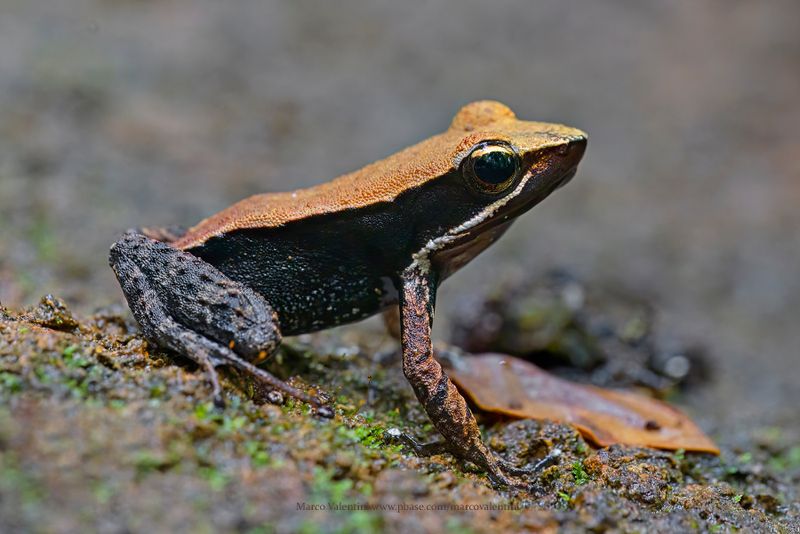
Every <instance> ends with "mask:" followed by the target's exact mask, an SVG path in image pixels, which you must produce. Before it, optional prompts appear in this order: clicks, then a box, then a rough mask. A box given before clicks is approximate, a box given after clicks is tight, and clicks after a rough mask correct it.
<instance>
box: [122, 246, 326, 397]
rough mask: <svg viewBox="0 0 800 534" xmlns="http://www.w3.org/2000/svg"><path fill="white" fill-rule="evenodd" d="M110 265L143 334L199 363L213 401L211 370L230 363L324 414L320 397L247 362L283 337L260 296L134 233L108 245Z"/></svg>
mask: <svg viewBox="0 0 800 534" xmlns="http://www.w3.org/2000/svg"><path fill="white" fill-rule="evenodd" d="M109 263H110V265H111V268H112V269H113V270H114V272H115V274H116V275H117V279H118V280H119V282H120V285H121V286H122V291H123V293H124V294H125V297H126V299H127V300H128V304H129V305H130V308H131V310H132V311H133V315H134V317H135V318H136V320H137V321H138V323H139V325H140V326H141V328H142V332H143V334H144V336H145V337H146V338H147V339H148V340H150V341H151V342H153V343H155V344H157V345H159V346H161V347H164V348H168V349H171V350H174V351H176V352H178V353H180V354H183V355H185V356H187V357H188V358H190V359H191V360H193V361H195V362H196V363H198V364H199V365H201V366H203V367H204V368H205V370H206V371H207V373H208V376H209V379H210V381H211V384H212V386H213V388H214V394H215V396H216V398H217V400H221V388H220V386H219V378H218V377H217V373H216V370H215V368H216V367H217V366H219V365H232V366H234V367H236V368H237V369H240V370H241V371H244V372H245V373H247V374H249V375H251V376H254V377H255V378H256V379H257V380H259V381H261V382H262V383H264V384H265V385H267V386H268V387H269V388H271V389H277V390H279V391H282V392H284V393H285V394H287V395H289V396H292V397H295V398H297V399H298V400H301V401H303V402H307V403H308V404H311V405H312V406H314V407H316V408H318V409H319V410H320V413H324V412H327V411H329V410H327V408H326V407H324V406H323V405H322V401H320V400H319V399H318V398H316V397H312V396H310V395H307V394H305V393H304V392H302V391H300V390H298V389H297V388H294V387H292V386H289V385H288V384H286V383H285V382H283V381H281V380H280V379H278V378H276V377H275V376H273V375H271V374H270V373H268V372H266V371H264V370H263V369H261V368H259V367H256V366H255V365H253V364H252V363H250V361H252V360H258V359H263V358H265V357H267V356H269V355H270V354H271V353H272V352H274V350H275V349H276V348H277V346H278V345H279V344H280V340H281V338H280V332H279V330H278V326H277V324H278V323H277V320H276V316H275V313H274V312H273V310H272V308H271V307H270V305H269V304H268V303H267V301H266V300H265V299H264V298H263V297H262V296H261V295H259V294H258V293H256V292H255V291H253V290H252V289H250V288H248V287H247V286H245V285H243V284H240V283H238V282H235V281H233V280H231V279H230V278H228V277H227V276H225V275H224V274H223V273H221V272H220V271H219V270H217V269H216V268H215V267H213V266H212V265H210V264H208V263H206V262H204V261H202V260H201V259H199V258H197V257H196V256H193V255H192V254H189V253H188V252H183V251H180V250H177V249H175V248H172V247H171V246H169V245H167V244H165V243H162V242H160V241H157V240H155V239H151V238H149V237H147V236H145V235H143V234H141V233H138V232H128V233H126V234H125V235H123V237H122V238H121V239H120V240H119V241H117V242H116V243H115V244H114V245H113V246H112V247H111V252H110V255H109Z"/></svg>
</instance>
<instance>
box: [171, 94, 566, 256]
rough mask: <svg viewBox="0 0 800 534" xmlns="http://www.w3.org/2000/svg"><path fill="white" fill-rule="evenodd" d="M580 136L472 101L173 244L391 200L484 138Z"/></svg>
mask: <svg viewBox="0 0 800 534" xmlns="http://www.w3.org/2000/svg"><path fill="white" fill-rule="evenodd" d="M580 135H582V132H578V131H577V130H575V129H574V128H569V127H567V126H562V125H559V124H549V123H540V122H531V121H522V120H519V119H517V118H516V116H515V115H514V112H513V111H511V109H510V108H509V107H508V106H506V105H504V104H501V103H500V102H495V101H491V100H482V101H478V102H473V103H471V104H468V105H466V106H464V107H463V108H461V110H460V111H459V112H458V113H457V114H456V116H455V117H454V118H453V121H452V123H451V125H450V127H449V128H448V129H447V131H445V132H443V133H441V134H438V135H435V136H433V137H430V138H428V139H426V140H424V141H421V142H419V143H417V144H415V145H413V146H410V147H408V148H406V149H404V150H401V151H400V152H397V153H395V154H392V155H391V156H389V157H387V158H385V159H382V160H380V161H376V162H375V163H372V164H370V165H367V166H366V167H363V168H362V169H359V170H357V171H355V172H351V173H349V174H345V175H343V176H340V177H338V178H336V179H334V180H332V181H329V182H326V183H322V184H320V185H317V186H314V187H309V188H307V189H298V190H296V191H291V192H285V193H264V194H259V195H254V196H251V197H249V198H246V199H244V200H242V201H240V202H237V203H236V204H234V205H232V206H230V207H229V208H226V209H224V210H222V211H221V212H219V213H217V214H215V215H212V216H211V217H209V218H207V219H205V220H203V221H202V222H200V223H199V224H197V225H196V226H194V227H193V228H191V229H190V230H189V231H188V232H187V233H186V235H184V236H183V237H182V238H181V239H178V240H177V241H175V242H174V243H173V246H175V247H177V248H180V249H182V250H188V249H192V248H194V247H197V246H199V245H201V244H202V243H204V242H205V241H206V240H208V239H209V238H211V237H215V236H220V235H223V234H227V233H229V232H232V231H236V230H245V229H258V228H273V227H278V226H283V225H285V224H287V223H289V222H293V221H297V220H300V219H305V218H308V217H313V216H316V215H325V214H330V213H335V212H340V211H344V210H352V209H358V208H364V207H368V206H372V205H375V204H377V203H382V202H392V201H393V200H394V199H396V198H397V197H398V196H399V195H401V194H402V193H404V192H406V191H408V190H410V189H413V188H415V187H419V186H421V185H423V184H425V183H427V182H428V181H430V180H433V179H435V178H437V177H440V176H442V175H444V174H446V173H448V172H451V171H453V170H454V169H455V168H457V167H458V164H459V162H460V160H461V159H462V158H463V157H464V156H465V155H466V153H467V152H468V151H469V150H470V148H471V147H472V146H474V145H475V144H476V143H478V142H479V141H481V140H483V139H496V140H500V141H507V142H509V143H511V144H513V145H514V146H515V147H517V149H518V150H519V151H520V153H523V154H524V153H528V152H530V151H535V150H541V149H544V148H547V147H548V146H550V145H556V144H559V143H563V140H564V139H565V138H570V137H577V136H580Z"/></svg>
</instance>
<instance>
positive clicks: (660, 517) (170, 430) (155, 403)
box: [0, 297, 800, 532]
mask: <svg viewBox="0 0 800 534" xmlns="http://www.w3.org/2000/svg"><path fill="white" fill-rule="evenodd" d="M375 343H380V341H379V340H376V339H371V338H370V336H369V335H363V336H360V337H350V338H347V337H344V338H343V337H340V336H324V335H318V336H305V337H304V338H301V339H299V340H296V341H295V342H292V343H290V344H289V345H288V346H287V347H286V348H284V349H283V350H282V351H281V353H280V354H279V355H278V357H277V358H276V361H275V362H273V363H272V364H271V365H270V369H271V370H272V371H273V372H275V373H276V374H278V375H279V376H282V377H284V378H290V379H291V380H292V383H293V384H294V385H295V386H298V387H301V388H304V389H308V390H309V391H310V390H315V389H317V388H321V389H322V390H323V391H324V393H325V394H326V395H328V396H330V397H331V398H333V399H334V403H335V407H336V416H335V418H334V419H333V420H328V419H321V418H318V417H315V416H313V415H312V414H311V410H310V409H309V407H308V406H305V405H302V404H296V403H293V402H287V403H285V404H284V405H282V406H277V405H274V404H270V403H265V402H264V401H263V400H262V399H261V396H260V395H259V394H258V391H257V390H256V389H254V387H253V384H251V383H248V381H247V380H245V379H243V378H242V377H237V376H234V375H226V376H227V377H228V379H229V380H226V389H227V391H228V396H227V406H226V407H224V408H215V407H214V404H213V403H212V402H211V400H210V387H209V384H208V383H207V382H206V380H205V379H204V375H203V373H202V372H200V370H198V369H197V368H196V367H195V366H193V365H191V364H189V363H188V362H185V361H181V360H178V361H177V362H176V361H175V360H174V359H171V358H169V357H168V356H166V355H164V354H162V353H160V352H158V351H153V350H152V349H151V348H148V347H147V346H146V345H145V344H144V343H143V342H142V340H141V339H140V338H139V337H138V336H137V335H136V331H135V329H134V328H133V325H131V324H130V323H129V322H128V321H127V320H126V318H125V317H124V316H120V315H118V314H117V312H116V311H114V310H107V311H104V312H102V313H100V314H97V315H94V316H91V317H87V318H85V319H79V318H76V317H75V316H74V315H73V314H72V313H71V312H70V311H69V310H68V309H67V308H66V307H65V306H64V305H63V303H62V302H60V301H59V300H58V299H56V298H54V297H45V298H44V299H42V302H41V303H40V304H39V305H38V306H36V307H35V308H33V309H31V310H29V311H28V312H27V313H24V314H15V313H5V312H4V313H3V316H2V317H0V384H2V389H0V400H1V401H2V408H0V461H2V465H0V525H2V527H3V529H4V530H7V531H9V532H18V531H44V532H75V531H87V530H91V531H105V532H123V531H139V532H151V531H191V532H197V531H216V530H229V531H240V532H273V531H278V532H297V531H302V532H317V531H320V530H322V531H325V532H349V531H355V530H361V531H377V530H379V529H388V530H389V531H394V532H420V531H425V532H438V531H442V530H453V531H460V530H461V529H464V528H468V529H472V530H475V531H478V532H480V531H488V530H496V529H502V530H504V531H507V530H523V529H526V528H527V529H530V528H534V529H537V528H538V529H541V530H542V531H555V530H559V531H563V532H582V531H585V530H586V529H592V530H593V531H595V532H605V531H607V530H609V529H611V530H615V531H625V532H631V531H641V532H653V531H661V532H663V531H675V532H689V531H705V532H733V531H741V530H744V531H749V532H753V531H758V532H794V531H797V529H798V528H800V506H798V503H797V497H798V494H797V493H798V492H797V484H798V482H800V447H798V446H796V445H792V444H793V443H796V434H795V435H792V434H790V433H787V432H785V431H783V430H782V429H779V428H773V429H772V430H771V431H770V432H769V433H766V434H764V433H761V432H758V433H757V432H754V431H752V430H751V431H750V432H748V433H746V434H741V435H740V436H739V438H738V439H743V440H744V441H745V442H747V443H748V444H749V445H748V448H747V449H742V448H740V446H738V445H737V444H735V443H731V442H730V438H727V437H725V436H722V437H721V438H720V440H721V443H722V445H723V453H722V455H721V456H720V457H716V456H713V455H707V454H690V453H686V452H684V451H681V450H678V451H673V452H660V451H656V450H653V449H641V448H635V447H621V446H616V445H615V446H611V447H610V448H605V449H599V450H597V449H594V448H592V447H591V446H590V445H588V444H587V443H586V442H585V441H584V440H583V438H581V436H580V435H579V434H578V433H577V432H576V431H575V430H574V429H573V428H571V427H569V426H565V425H557V424H553V423H547V422H535V421H508V420H506V421H498V420H490V419H487V418H483V419H482V421H483V423H484V425H485V426H484V437H485V439H486V440H487V443H489V445H490V447H491V448H492V449H493V450H494V451H495V452H496V453H497V454H499V455H501V456H502V457H503V458H505V459H506V460H508V461H510V462H512V463H513V464H516V465H532V464H533V463H535V462H537V461H540V460H542V459H543V458H545V457H546V456H547V455H548V454H551V453H552V452H553V451H554V450H556V449H558V450H560V451H561V455H560V456H559V457H558V458H557V460H556V461H554V462H553V463H551V465H549V466H546V467H545V468H544V469H543V470H542V471H541V472H540V473H539V474H538V475H537V476H536V477H534V478H531V479H528V480H524V481H521V482H520V485H521V486H522V487H521V488H511V489H501V490H495V489H493V488H492V487H491V484H490V483H489V481H488V479H487V478H486V477H485V475H484V474H482V473H480V472H478V471H475V470H474V469H472V468H470V467H468V466H464V465H460V464H459V463H458V462H456V461H455V460H453V459H452V458H451V457H448V456H434V457H431V458H418V457H416V456H415V455H414V454H412V453H411V452H410V451H409V450H407V449H405V448H404V447H403V446H402V445H400V444H399V443H396V442H394V441H393V440H392V439H391V437H390V436H389V434H387V431H388V430H389V429H390V428H400V429H403V430H406V431H410V432H411V433H412V434H414V435H416V436H417V437H419V438H420V439H423V440H426V441H430V440H433V439H435V431H434V430H433V429H432V427H431V425H430V424H429V423H428V422H427V420H426V417H425V415H424V413H423V412H422V411H421V408H420V406H419V405H418V403H417V402H416V401H415V399H414V397H413V393H412V392H411V390H410V388H409V387H408V385H406V384H405V383H404V382H403V379H402V371H401V369H400V362H399V359H398V358H397V357H392V353H393V351H388V352H385V353H383V357H382V358H380V359H378V358H376V357H375V353H374V352H373V351H369V350H365V349H364V347H370V346H374V344H375ZM298 376H300V377H302V378H298ZM321 384H324V386H321ZM337 507H338V508H337Z"/></svg>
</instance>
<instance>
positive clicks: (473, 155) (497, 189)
mask: <svg viewBox="0 0 800 534" xmlns="http://www.w3.org/2000/svg"><path fill="white" fill-rule="evenodd" d="M462 166H463V167H462V169H463V170H462V172H463V173H464V178H466V180H467V183H468V184H470V186H471V187H473V188H474V189H476V190H477V191H478V192H480V193H486V194H490V195H494V194H498V193H502V192H504V191H506V190H508V189H510V188H511V186H512V185H514V183H515V182H516V178H517V176H518V175H519V156H518V155H517V153H516V152H515V151H514V149H513V148H512V147H511V146H509V145H508V144H506V143H502V142H493V143H481V144H479V145H477V146H476V147H475V148H473V149H472V152H470V153H469V155H468V156H467V157H466V158H465V159H464V162H463V163H462Z"/></svg>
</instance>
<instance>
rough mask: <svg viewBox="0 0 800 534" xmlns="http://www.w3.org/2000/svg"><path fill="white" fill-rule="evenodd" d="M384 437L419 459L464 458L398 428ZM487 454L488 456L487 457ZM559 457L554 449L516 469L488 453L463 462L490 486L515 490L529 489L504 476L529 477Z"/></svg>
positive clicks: (447, 447) (441, 444)
mask: <svg viewBox="0 0 800 534" xmlns="http://www.w3.org/2000/svg"><path fill="white" fill-rule="evenodd" d="M386 437H387V438H388V439H390V440H395V441H399V442H400V443H402V444H403V445H405V446H406V447H408V448H409V449H411V450H412V451H414V454H416V455H417V456H420V457H426V456H433V455H436V454H444V453H451V454H453V455H454V456H456V457H464V455H461V454H459V451H458V448H456V449H455V450H454V449H453V447H451V446H450V445H448V443H447V442H446V441H444V440H438V441H431V442H428V443H422V442H420V441H418V440H417V439H415V438H414V437H413V436H411V435H410V434H407V433H406V432H402V431H401V430H400V429H398V428H390V429H389V430H387V431H386ZM487 454H488V456H487ZM559 456H561V450H560V449H554V450H553V451H552V452H551V453H550V454H548V455H547V456H545V457H544V458H543V459H541V460H539V461H538V462H536V463H535V464H534V465H533V466H531V467H517V466H515V465H512V464H511V463H510V462H508V461H506V460H504V459H502V458H500V457H498V456H496V455H493V454H491V453H488V451H483V452H478V453H477V454H476V455H473V456H472V457H464V459H465V460H469V461H471V462H472V463H474V464H476V465H478V466H479V467H482V468H483V469H485V470H486V473H487V475H488V476H489V480H491V481H492V484H493V485H494V486H495V487H505V486H508V487H512V488H517V489H524V490H527V489H529V487H528V486H524V485H520V484H515V483H513V482H512V481H511V480H509V479H508V478H507V477H506V476H505V475H510V476H512V477H531V476H534V475H536V474H538V473H539V472H541V471H542V470H543V469H545V468H546V467H549V466H551V465H553V464H554V463H556V462H557V461H558V458H559Z"/></svg>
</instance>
